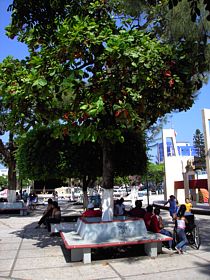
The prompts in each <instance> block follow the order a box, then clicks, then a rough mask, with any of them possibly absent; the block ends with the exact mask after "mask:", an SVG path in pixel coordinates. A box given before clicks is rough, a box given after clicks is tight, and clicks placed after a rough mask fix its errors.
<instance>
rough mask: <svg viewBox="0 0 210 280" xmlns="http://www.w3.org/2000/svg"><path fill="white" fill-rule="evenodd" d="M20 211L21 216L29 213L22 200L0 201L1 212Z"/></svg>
mask: <svg viewBox="0 0 210 280" xmlns="http://www.w3.org/2000/svg"><path fill="white" fill-rule="evenodd" d="M7 212H19V213H20V215H21V216H26V215H27V213H28V209H27V207H25V205H24V203H23V202H22V201H17V202H0V213H7Z"/></svg>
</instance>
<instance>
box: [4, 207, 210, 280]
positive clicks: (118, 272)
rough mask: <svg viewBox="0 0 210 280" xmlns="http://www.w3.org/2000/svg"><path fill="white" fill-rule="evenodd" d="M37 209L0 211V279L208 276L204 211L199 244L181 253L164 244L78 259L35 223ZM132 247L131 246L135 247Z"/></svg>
mask: <svg viewBox="0 0 210 280" xmlns="http://www.w3.org/2000/svg"><path fill="white" fill-rule="evenodd" d="M61 207H62V211H63V213H65V214H67V213H68V214H69V213H70V214H76V213H77V214H78V213H80V212H81V209H80V208H79V206H72V204H70V203H68V202H64V203H63V204H61ZM42 211H43V206H39V207H38V208H37V209H36V210H35V211H33V212H32V213H30V215H28V216H19V215H10V214H8V215H6V214H4V215H0V280H3V279H14V280H29V279H37V280H47V279H53V280H57V279H58V280H60V279H63V280H65V279H68V280H71V279H72V280H77V279H78V280H83V279H84V280H97V279H98V280H99V279H100V280H118V279H121V280H143V279H144V280H154V279H156V280H159V279H161V280H164V279H167V280H171V279H173V280H175V279H178V280H182V279H186V280H189V279H190V280H194V279H196V280H207V279H208V280H209V279H210V217H209V216H206V215H196V220H197V223H198V224H199V227H200V233H201V237H202V245H201V247H200V250H195V249H193V248H189V250H188V252H187V254H185V255H178V254H177V253H176V252H173V253H171V252H170V251H169V250H167V249H164V250H163V253H162V254H160V255H158V257H157V258H155V259H151V258H149V257H147V256H145V255H144V253H142V251H141V252H140V251H139V252H138V253H137V254H136V252H135V254H134V255H132V254H131V255H130V256H128V255H126V253H125V254H123V252H122V253H121V255H119V256H118V257H116V258H113V259H111V258H106V256H107V255H106V254H104V255H103V252H102V253H101V255H100V256H99V257H98V258H97V256H96V258H95V259H94V261H92V263H91V264H88V265H84V264H83V263H82V262H78V263H71V262H70V261H69V255H68V252H67V251H66V250H65V248H64V246H63V242H62V240H61V238H60V237H50V236H49V233H48V232H47V230H46V229H44V228H41V229H35V226H36V224H37V221H38V219H39V217H40V215H41V213H42ZM161 214H162V216H163V218H164V220H165V221H166V228H168V229H171V228H172V226H173V224H172V222H171V221H170V217H169V215H168V212H167V211H162V212H161ZM136 248H137V247H136Z"/></svg>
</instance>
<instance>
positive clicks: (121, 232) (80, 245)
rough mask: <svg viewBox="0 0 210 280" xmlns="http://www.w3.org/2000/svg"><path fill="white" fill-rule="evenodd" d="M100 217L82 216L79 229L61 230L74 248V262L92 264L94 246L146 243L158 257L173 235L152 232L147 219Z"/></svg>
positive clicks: (146, 251) (65, 239)
mask: <svg viewBox="0 0 210 280" xmlns="http://www.w3.org/2000/svg"><path fill="white" fill-rule="evenodd" d="M98 219H100V218H97V219H96V218H92V220H91V221H90V218H88V219H87V218H80V219H78V221H77V224H76V230H73V231H70V232H62V231H61V232H60V234H61V237H62V239H63V241H64V245H65V247H66V249H68V250H71V261H81V260H83V263H85V264H87V263H91V249H92V248H100V247H119V246H127V245H136V244H144V250H145V253H146V254H147V255H148V256H150V257H157V253H158V252H159V251H161V250H162V242H163V241H169V240H172V238H171V237H168V236H165V235H162V234H158V233H151V232H148V231H147V229H146V226H145V223H144V220H143V219H139V218H125V219H124V220H123V219H121V220H116V219H114V220H113V221H111V222H102V221H98Z"/></svg>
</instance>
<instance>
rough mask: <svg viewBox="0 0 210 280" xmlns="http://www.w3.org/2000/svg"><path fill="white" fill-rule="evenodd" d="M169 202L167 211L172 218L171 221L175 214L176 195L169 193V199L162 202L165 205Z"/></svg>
mask: <svg viewBox="0 0 210 280" xmlns="http://www.w3.org/2000/svg"><path fill="white" fill-rule="evenodd" d="M168 203H169V213H170V216H171V218H172V221H174V219H175V216H176V208H177V207H176V197H175V196H174V195H170V197H169V199H168V200H167V201H166V203H165V204H164V206H165V205H167V204H168Z"/></svg>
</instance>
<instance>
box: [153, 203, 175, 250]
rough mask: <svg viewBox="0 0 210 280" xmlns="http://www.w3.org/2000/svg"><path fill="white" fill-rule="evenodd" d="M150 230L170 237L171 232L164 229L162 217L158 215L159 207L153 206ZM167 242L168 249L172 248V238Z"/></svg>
mask: <svg viewBox="0 0 210 280" xmlns="http://www.w3.org/2000/svg"><path fill="white" fill-rule="evenodd" d="M150 230H151V231H152V232H154V233H162V234H164V235H166V236H170V237H172V234H171V233H170V232H169V231H168V230H166V229H164V225H163V219H162V217H161V216H160V209H159V208H157V207H156V208H155V210H154V215H153V216H152V218H151V223H150ZM168 243H169V249H172V240H169V241H168Z"/></svg>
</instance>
